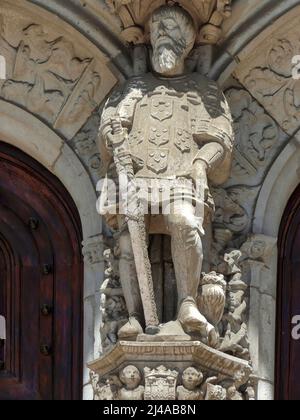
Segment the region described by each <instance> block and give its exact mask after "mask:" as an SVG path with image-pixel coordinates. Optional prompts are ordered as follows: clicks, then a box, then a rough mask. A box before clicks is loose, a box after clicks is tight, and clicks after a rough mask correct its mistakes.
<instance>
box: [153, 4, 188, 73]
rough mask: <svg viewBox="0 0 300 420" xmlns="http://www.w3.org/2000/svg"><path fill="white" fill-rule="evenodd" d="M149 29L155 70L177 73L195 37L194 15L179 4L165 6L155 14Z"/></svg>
mask: <svg viewBox="0 0 300 420" xmlns="http://www.w3.org/2000/svg"><path fill="white" fill-rule="evenodd" d="M150 32H151V44H152V47H153V56H152V65H153V69H154V70H155V71H156V72H157V73H159V74H164V75H173V74H177V72H178V69H180V68H182V67H183V64H184V61H185V59H186V57H187V56H188V54H189V53H190V52H191V50H192V48H193V46H194V43H195V40H196V29H195V26H194V23H193V20H192V18H191V16H190V15H189V14H188V13H187V12H186V11H185V10H184V9H182V8H181V7H179V6H163V7H161V8H159V9H157V10H156V11H155V12H154V13H153V15H152V18H151V21H150Z"/></svg>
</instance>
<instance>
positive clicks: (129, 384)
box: [120, 365, 142, 390]
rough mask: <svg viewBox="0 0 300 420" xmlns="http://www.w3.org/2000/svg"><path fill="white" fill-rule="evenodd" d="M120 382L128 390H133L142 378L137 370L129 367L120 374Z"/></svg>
mask: <svg viewBox="0 0 300 420" xmlns="http://www.w3.org/2000/svg"><path fill="white" fill-rule="evenodd" d="M120 380H121V382H122V383H123V384H124V385H125V386H126V388H127V389H128V390H134V389H136V388H137V387H138V386H139V385H140V383H141V381H142V377H141V374H140V371H139V370H138V368H136V367H135V366H133V365H130V366H126V368H124V369H123V370H122V371H121V372H120Z"/></svg>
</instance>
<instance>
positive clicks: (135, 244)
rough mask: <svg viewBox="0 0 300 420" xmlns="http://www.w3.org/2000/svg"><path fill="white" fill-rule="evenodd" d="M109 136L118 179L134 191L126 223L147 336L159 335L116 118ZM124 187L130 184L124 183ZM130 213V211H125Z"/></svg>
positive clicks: (139, 217) (140, 223) (141, 228)
mask: <svg viewBox="0 0 300 420" xmlns="http://www.w3.org/2000/svg"><path fill="white" fill-rule="evenodd" d="M111 126H112V136H111V137H110V140H111V142H110V143H111V144H110V146H111V147H112V151H113V157H114V162H115V165H116V169H117V173H118V175H119V176H121V175H123V176H125V177H126V179H127V181H130V182H131V183H132V185H133V187H134V188H130V189H128V195H129V196H128V197H127V203H129V204H128V206H129V207H130V208H129V209H127V215H126V216H127V217H126V219H127V224H128V230H129V233H130V237H131V242H132V248H133V254H134V261H135V266H136V271H137V277H138V283H139V288H140V293H141V299H142V304H143V309H144V316H145V323H146V330H145V331H146V334H149V335H155V334H156V333H158V332H159V320H158V316H157V307H156V303H155V295H154V289H153V279H152V273H151V263H150V260H149V254H148V246H147V240H146V227H145V217H144V213H143V211H142V209H141V205H140V202H139V199H138V196H137V188H136V184H135V175H134V168H133V162H132V156H131V152H130V147H129V142H128V132H127V130H126V129H124V128H123V127H122V124H121V121H120V118H119V117H118V116H116V117H114V118H112V120H111ZM127 185H129V183H128V182H127ZM129 190H130V191H129ZM128 210H129V211H128Z"/></svg>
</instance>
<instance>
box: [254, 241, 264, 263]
mask: <svg viewBox="0 0 300 420" xmlns="http://www.w3.org/2000/svg"><path fill="white" fill-rule="evenodd" d="M264 250H265V243H264V242H263V241H255V242H254V244H253V245H252V247H251V258H253V259H255V260H256V259H258V258H260V257H262V256H263V255H264Z"/></svg>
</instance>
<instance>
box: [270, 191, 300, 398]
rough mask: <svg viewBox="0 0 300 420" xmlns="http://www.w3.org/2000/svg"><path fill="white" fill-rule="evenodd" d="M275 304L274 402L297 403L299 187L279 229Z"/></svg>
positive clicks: (299, 379)
mask: <svg viewBox="0 0 300 420" xmlns="http://www.w3.org/2000/svg"><path fill="white" fill-rule="evenodd" d="M277 301H278V305H277V345H276V399H278V400H300V340H299V339H297V340H296V339H295V336H293V333H292V332H293V329H294V327H295V325H294V324H293V323H292V322H293V319H294V317H295V316H300V186H299V187H298V188H297V190H296V191H295V193H294V194H293V196H292V198H291V200H290V202H289V204H288V206H287V208H286V211H285V214H284V216H283V219H282V224H281V228H280V235H279V265H278V293H277Z"/></svg>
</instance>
